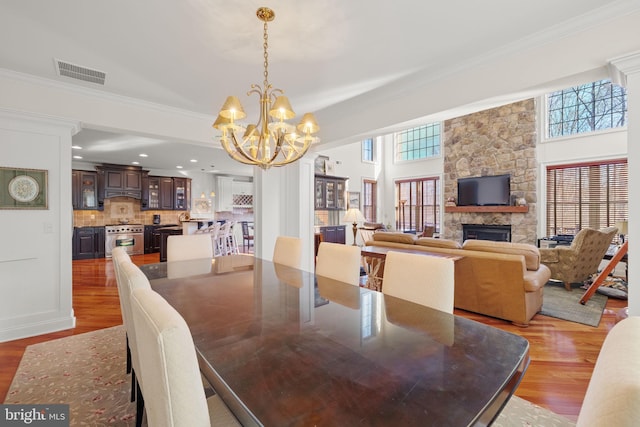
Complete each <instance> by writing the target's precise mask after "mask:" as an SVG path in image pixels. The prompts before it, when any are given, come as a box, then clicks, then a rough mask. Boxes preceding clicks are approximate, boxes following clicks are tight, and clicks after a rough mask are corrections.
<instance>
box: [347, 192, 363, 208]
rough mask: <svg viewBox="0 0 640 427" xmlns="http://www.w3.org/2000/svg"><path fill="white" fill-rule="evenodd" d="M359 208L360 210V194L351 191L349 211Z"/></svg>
mask: <svg viewBox="0 0 640 427" xmlns="http://www.w3.org/2000/svg"><path fill="white" fill-rule="evenodd" d="M352 208H358V209H360V193H359V192H357V191H349V204H348V205H347V209H352Z"/></svg>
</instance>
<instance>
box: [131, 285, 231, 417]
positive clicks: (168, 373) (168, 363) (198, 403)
mask: <svg viewBox="0 0 640 427" xmlns="http://www.w3.org/2000/svg"><path fill="white" fill-rule="evenodd" d="M131 311H132V314H133V321H134V327H135V328H136V337H137V338H136V341H137V347H138V351H139V353H140V360H141V361H142V362H143V363H142V365H141V366H140V375H139V377H140V382H141V384H142V386H143V388H144V393H145V407H146V415H147V421H148V425H149V426H153V427H165V426H166V427H180V426H184V427H198V426H239V425H240V423H238V421H237V420H236V419H235V417H234V416H233V415H232V414H231V412H230V411H229V409H228V408H227V407H226V405H225V404H224V402H222V400H221V399H220V397H219V396H218V395H213V396H211V397H210V398H209V399H207V398H206V397H205V393H204V389H203V388H202V379H201V376H200V370H199V367H198V360H197V357H196V351H195V347H194V344H193V339H192V338H191V332H190V331H189V327H188V326H187V324H186V322H185V321H184V319H183V318H182V316H181V315H180V314H179V313H178V312H177V311H176V310H175V309H174V308H173V307H171V305H169V303H168V302H167V301H166V300H165V299H164V298H162V297H161V296H160V295H159V294H158V293H156V292H154V291H153V290H151V289H136V290H134V291H133V292H132V294H131Z"/></svg>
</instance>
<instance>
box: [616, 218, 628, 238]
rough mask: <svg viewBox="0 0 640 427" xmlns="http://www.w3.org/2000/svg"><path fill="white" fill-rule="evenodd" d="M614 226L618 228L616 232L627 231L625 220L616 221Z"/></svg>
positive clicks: (622, 232)
mask: <svg viewBox="0 0 640 427" xmlns="http://www.w3.org/2000/svg"><path fill="white" fill-rule="evenodd" d="M616 228H617V229H618V234H625V235H626V234H627V233H628V232H629V228H628V223H627V221H618V222H616Z"/></svg>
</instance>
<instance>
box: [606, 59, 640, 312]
mask: <svg viewBox="0 0 640 427" xmlns="http://www.w3.org/2000/svg"><path fill="white" fill-rule="evenodd" d="M610 70H611V71H612V79H613V81H614V82H616V83H619V84H622V85H623V86H626V88H627V100H628V104H627V107H628V116H627V119H628V120H627V123H628V124H627V152H628V166H629V235H628V238H629V283H630V284H631V285H630V286H629V301H628V302H629V315H630V316H640V288H639V287H638V286H637V284H638V283H640V268H634V267H633V265H634V264H636V265H637V264H638V259H639V258H636V257H638V256H640V219H638V218H640V52H634V53H632V54H629V55H625V56H623V57H619V58H615V59H613V60H611V62H610ZM636 248H637V249H636ZM634 283H635V284H636V286H634V285H633V284H634Z"/></svg>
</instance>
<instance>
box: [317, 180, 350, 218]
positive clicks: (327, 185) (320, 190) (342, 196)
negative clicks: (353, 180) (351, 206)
mask: <svg viewBox="0 0 640 427" xmlns="http://www.w3.org/2000/svg"><path fill="white" fill-rule="evenodd" d="M346 182H347V179H346V178H339V177H333V176H326V175H323V176H318V175H316V178H315V203H314V206H315V208H316V210H345V209H346V206H347V202H346V196H347V194H346V188H347V186H346Z"/></svg>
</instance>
